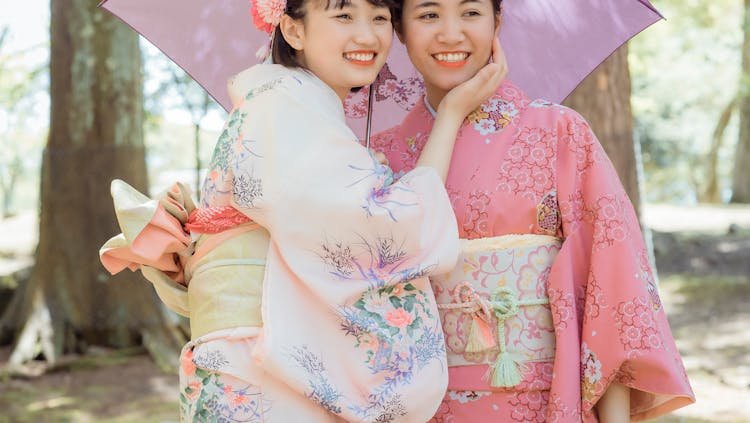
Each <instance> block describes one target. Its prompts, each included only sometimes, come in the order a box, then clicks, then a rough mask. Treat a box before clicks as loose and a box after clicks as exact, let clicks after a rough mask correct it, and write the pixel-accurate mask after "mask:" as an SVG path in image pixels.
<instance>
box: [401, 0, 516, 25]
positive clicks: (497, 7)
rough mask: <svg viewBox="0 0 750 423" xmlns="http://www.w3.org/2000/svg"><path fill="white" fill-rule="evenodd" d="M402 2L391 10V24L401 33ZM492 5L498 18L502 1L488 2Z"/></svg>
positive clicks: (493, 0)
mask: <svg viewBox="0 0 750 423" xmlns="http://www.w3.org/2000/svg"><path fill="white" fill-rule="evenodd" d="M404 1H405V0H396V5H395V6H394V7H392V8H391V22H393V28H394V29H395V30H396V31H397V32H398V33H401V19H402V18H403V14H404ZM490 2H491V3H492V11H493V12H495V16H500V13H502V11H503V5H502V3H503V0H490Z"/></svg>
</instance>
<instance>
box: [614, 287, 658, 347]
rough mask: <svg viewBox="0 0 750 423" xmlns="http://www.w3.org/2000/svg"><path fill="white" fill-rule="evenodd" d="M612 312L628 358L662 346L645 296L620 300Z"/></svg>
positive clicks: (651, 309)
mask: <svg viewBox="0 0 750 423" xmlns="http://www.w3.org/2000/svg"><path fill="white" fill-rule="evenodd" d="M613 312H614V316H615V322H616V324H617V331H618V333H619V335H620V342H621V343H622V346H623V347H624V348H625V350H626V351H627V354H628V356H629V358H634V357H636V356H638V355H639V354H641V353H642V352H645V351H649V350H657V349H660V348H661V347H662V340H661V336H659V331H658V330H657V329H656V322H655V319H654V310H653V307H652V306H651V302H650V301H649V300H647V299H646V298H645V297H637V298H633V299H632V300H631V301H626V302H622V303H620V304H618V305H617V308H616V309H615V310H614V311H613Z"/></svg>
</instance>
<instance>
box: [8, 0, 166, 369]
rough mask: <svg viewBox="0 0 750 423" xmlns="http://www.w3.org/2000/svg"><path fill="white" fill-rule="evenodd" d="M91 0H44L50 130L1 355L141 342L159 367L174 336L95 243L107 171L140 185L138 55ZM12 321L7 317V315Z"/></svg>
mask: <svg viewBox="0 0 750 423" xmlns="http://www.w3.org/2000/svg"><path fill="white" fill-rule="evenodd" d="M98 2H99V0H55V1H52V2H51V17H52V18H51V63H50V77H51V83H50V96H51V119H50V133H49V138H48V142H47V147H46V149H45V152H44V158H43V164H42V178H41V216H40V230H39V245H38V247H37V252H36V266H35V268H34V270H33V272H32V274H31V277H30V280H29V282H28V284H27V286H26V289H24V290H22V292H18V294H17V295H22V296H23V298H22V302H21V304H22V306H21V307H18V309H19V310H20V316H18V315H16V316H12V315H10V314H6V315H5V316H4V318H3V327H4V328H6V329H7V327H8V326H11V330H15V331H16V340H15V344H14V349H13V353H12V355H11V358H10V360H9V361H10V363H11V364H12V365H18V364H22V363H24V362H26V361H28V360H31V359H34V358H35V357H37V356H38V355H39V354H40V353H41V355H43V356H44V358H45V359H46V360H47V361H48V362H50V363H54V362H55V361H56V360H57V359H58V358H59V357H60V355H61V354H63V353H68V352H82V351H84V350H85V348H86V346H87V345H91V344H96V345H105V346H111V347H129V346H133V345H138V344H141V343H144V341H146V342H145V345H146V347H147V348H148V349H149V350H150V351H151V352H152V353H153V354H154V355H155V358H156V360H157V363H158V364H160V365H161V366H163V367H168V366H171V365H174V364H176V358H177V351H178V348H179V344H180V342H181V340H180V339H178V338H179V337H178V336H175V333H174V331H173V330H172V328H173V326H174V325H173V324H172V323H170V322H169V321H168V319H167V318H166V316H165V314H164V311H163V308H162V307H161V305H160V303H159V301H158V299H157V297H156V295H155V294H154V292H153V289H152V288H151V286H150V285H149V284H148V283H147V282H146V281H145V280H144V279H143V278H141V277H140V275H139V274H133V273H130V272H126V274H120V275H117V276H115V277H111V276H109V274H107V272H106V271H105V270H104V268H103V267H102V266H101V264H100V263H99V258H98V250H99V247H100V246H101V245H102V244H103V243H104V241H106V240H107V239H108V238H109V237H111V236H113V235H114V234H116V233H117V232H120V230H119V228H118V227H117V225H116V219H115V215H114V211H113V207H112V201H111V197H110V194H109V184H110V181H111V180H112V179H114V178H121V179H124V180H127V181H128V183H130V184H131V185H133V186H134V187H136V188H138V189H139V190H142V191H143V192H147V191H146V189H147V186H148V181H147V171H146V165H145V151H144V144H143V118H144V112H143V98H142V96H143V95H142V81H141V59H140V51H139V46H138V37H137V35H136V34H135V33H134V32H133V31H132V30H131V29H129V28H128V27H127V26H125V25H123V24H121V23H120V22H119V21H117V20H116V19H114V18H113V17H111V16H109V15H107V14H105V13H104V12H103V11H101V10H100V9H98V8H97V3H98ZM14 322H15V324H14Z"/></svg>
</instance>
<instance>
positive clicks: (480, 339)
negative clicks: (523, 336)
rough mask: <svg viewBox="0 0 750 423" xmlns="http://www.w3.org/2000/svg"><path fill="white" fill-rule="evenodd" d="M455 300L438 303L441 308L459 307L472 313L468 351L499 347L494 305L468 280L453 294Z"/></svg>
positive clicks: (467, 341)
mask: <svg viewBox="0 0 750 423" xmlns="http://www.w3.org/2000/svg"><path fill="white" fill-rule="evenodd" d="M453 297H454V300H455V302H454V303H450V304H438V308H440V309H448V310H450V309H459V308H462V309H463V312H464V313H468V314H471V327H470V328H469V336H468V338H467V339H466V349H465V351H466V352H468V353H478V352H482V351H487V350H489V349H492V348H495V347H497V342H496V341H495V336H494V334H493V330H492V324H491V323H492V305H491V304H490V302H489V301H487V300H486V299H484V298H482V297H481V296H480V295H479V294H477V292H476V291H474V288H472V286H471V284H470V283H469V282H467V281H464V282H461V283H460V284H459V285H458V286H457V287H456V291H455V293H454V295H453Z"/></svg>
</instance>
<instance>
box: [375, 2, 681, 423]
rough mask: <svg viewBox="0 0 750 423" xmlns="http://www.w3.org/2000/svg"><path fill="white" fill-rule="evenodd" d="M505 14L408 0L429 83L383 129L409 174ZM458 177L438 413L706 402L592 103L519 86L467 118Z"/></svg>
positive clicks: (556, 415)
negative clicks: (695, 387) (536, 96)
mask: <svg viewBox="0 0 750 423" xmlns="http://www.w3.org/2000/svg"><path fill="white" fill-rule="evenodd" d="M500 21H501V20H500V0H471V1H462V0H434V1H429V2H423V1H420V0H404V1H403V3H402V9H401V10H400V11H398V12H397V13H396V14H395V16H394V22H395V24H394V25H395V27H396V30H397V32H398V34H399V37H400V38H401V39H402V41H404V44H405V45H406V47H407V50H408V53H409V57H410V59H411V60H412V62H413V64H414V65H415V67H416V68H417V69H418V70H419V72H420V73H421V74H422V75H423V78H424V87H425V90H426V95H425V97H424V101H420V102H418V103H417V104H416V106H415V107H414V108H413V109H412V110H411V111H410V112H409V114H408V115H407V117H406V118H405V119H404V121H403V122H402V124H400V125H398V126H396V127H394V128H392V129H390V130H387V131H385V132H383V133H380V134H379V135H377V136H376V137H375V139H374V140H373V146H374V148H375V149H376V150H379V151H381V152H382V153H384V154H385V155H386V156H387V158H388V160H389V163H390V166H391V167H392V169H393V171H394V172H396V175H397V176H398V175H399V174H404V173H405V172H408V171H410V170H411V169H412V168H413V167H414V166H415V164H416V163H417V161H418V160H419V158H420V155H421V154H422V152H423V147H424V146H425V143H426V141H427V139H428V136H429V135H430V133H431V131H432V130H433V128H434V126H433V125H434V123H435V112H434V110H435V109H437V108H439V107H441V106H442V102H443V101H444V98H445V97H444V96H445V93H446V92H448V91H449V90H450V89H452V88H453V87H455V86H456V85H458V84H460V83H462V82H463V81H466V80H467V79H469V78H471V77H472V76H473V75H474V74H475V73H476V72H477V71H478V70H479V69H481V68H482V66H484V64H485V63H487V60H488V57H489V55H490V50H491V45H492V42H493V40H494V39H495V37H496V35H497V33H498V29H499V26H500ZM550 72H554V69H550ZM400 84H409V86H413V85H414V81H397V80H395V77H393V78H392V80H391V81H387V82H386V83H385V85H383V87H386V88H384V89H389V88H388V87H391V88H390V89H398V86H399V85H400ZM446 187H447V190H448V194H449V196H450V198H451V202H452V205H453V209H454V211H455V214H456V218H457V221H458V225H459V233H460V237H461V238H462V239H463V240H462V253H461V256H460V257H459V264H458V266H457V267H456V268H455V269H454V270H453V271H452V272H451V273H450V274H448V275H443V276H433V277H432V278H431V280H432V285H433V290H434V291H435V295H436V296H437V302H438V307H439V309H440V316H441V319H442V325H443V330H444V333H445V339H446V345H447V353H448V365H449V374H450V378H449V385H448V392H447V394H446V396H445V399H444V402H443V404H442V406H441V408H440V409H439V411H438V413H437V414H436V415H435V416H434V418H433V420H432V421H433V422H506V421H507V422H510V421H517V422H543V421H549V422H578V421H589V422H593V421H597V420H599V421H604V422H619V421H622V422H625V421H629V420H630V419H631V418H632V419H634V420H641V419H646V418H653V417H655V416H658V415H661V414H664V413H667V412H670V411H672V410H674V409H676V408H679V407H682V406H685V405H687V404H690V403H692V402H693V401H694V396H693V393H692V391H691V388H690V385H689V382H688V379H687V376H686V374H685V370H684V368H683V365H682V362H681V359H680V356H679V354H678V351H677V349H676V347H675V343H674V341H673V339H672V335H671V333H670V329H669V326H668V323H667V319H666V316H665V313H664V309H663V307H662V304H661V302H660V301H659V296H658V293H657V286H656V282H655V281H654V277H653V273H652V270H651V265H650V263H649V260H648V254H647V251H646V248H645V247H644V243H643V241H642V238H641V231H640V228H639V225H638V221H637V219H636V215H635V213H634V211H633V207H632V205H631V203H630V201H629V200H628V197H627V195H626V193H625V191H624V190H623V188H622V186H621V183H620V181H619V179H618V177H617V175H616V173H615V170H614V169H613V167H612V165H611V163H610V161H609V159H608V158H607V156H606V154H605V152H604V150H603V149H602V147H601V145H600V144H599V142H598V141H597V139H596V137H595V136H594V134H593V133H592V132H591V129H590V128H589V126H588V124H587V123H586V121H585V120H584V119H583V118H582V117H581V116H580V115H579V114H578V113H576V112H575V111H573V110H571V109H568V108H566V107H563V106H560V105H557V104H551V103H549V102H546V101H544V100H533V99H530V98H528V97H526V95H525V94H524V93H523V92H522V91H521V90H520V89H519V88H518V87H516V86H514V85H513V84H512V83H511V82H507V81H506V82H504V83H503V84H502V85H501V86H500V88H499V89H498V90H497V91H496V93H495V94H494V96H492V97H491V98H490V99H489V100H488V101H486V102H484V103H483V104H482V105H481V106H480V107H479V108H477V109H476V110H475V111H474V112H473V113H471V114H470V115H469V117H468V118H467V120H466V121H465V122H464V124H463V126H462V127H461V129H460V131H459V135H458V140H457V141H456V145H455V150H454V153H453V157H452V161H451V164H450V170H449V174H448V178H447V183H446Z"/></svg>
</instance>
